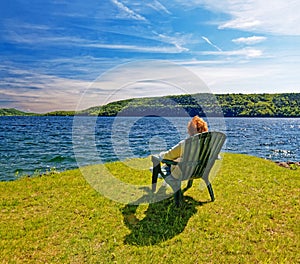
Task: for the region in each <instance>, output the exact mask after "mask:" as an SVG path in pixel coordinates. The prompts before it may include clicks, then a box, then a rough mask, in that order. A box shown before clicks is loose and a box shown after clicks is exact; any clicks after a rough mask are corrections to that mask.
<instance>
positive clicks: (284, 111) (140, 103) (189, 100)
mask: <svg viewBox="0 0 300 264" xmlns="http://www.w3.org/2000/svg"><path fill="white" fill-rule="evenodd" d="M74 114H76V115H83V116H116V115H121V116H148V115H154V116H155V115H157V116H186V115H187V114H189V115H190V116H194V115H199V116H206V115H207V116H222V115H224V116H225V117H300V93H280V94H217V95H213V94H208V93H205V94H200V93H199V94H193V95H172V96H163V97H147V98H134V99H128V100H121V101H116V102H112V103H109V104H106V105H102V106H96V107H91V108H88V109H86V110H82V111H78V112H76V113H75V112H74V111H54V112H49V113H46V114H43V115H46V116H72V115H74ZM1 115H2V116H3V115H10V116H12V115H16V116H25V115H40V114H34V113H25V112H22V111H19V110H16V109H0V116H1Z"/></svg>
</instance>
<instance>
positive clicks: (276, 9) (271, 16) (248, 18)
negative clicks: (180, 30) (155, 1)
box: [176, 0, 300, 36]
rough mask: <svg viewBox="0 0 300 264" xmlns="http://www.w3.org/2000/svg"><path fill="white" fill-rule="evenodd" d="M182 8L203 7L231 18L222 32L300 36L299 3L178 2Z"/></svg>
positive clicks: (260, 0) (293, 0) (258, 0)
mask: <svg viewBox="0 0 300 264" xmlns="http://www.w3.org/2000/svg"><path fill="white" fill-rule="evenodd" d="M176 1H177V2H178V3H180V4H182V5H188V6H195V5H200V6H204V7H205V8H207V9H209V10H212V11H215V12H221V13H225V14H229V15H230V16H231V17H232V19H230V20H228V21H224V22H221V23H219V28H220V29H224V28H233V29H240V30H247V31H253V32H260V33H271V34H281V35H298V36H299V35H300V12H299V10H300V1H299V0H273V1H271V2H270V1H265V0H234V1H233V0H223V1H219V0H191V1H186V0H176Z"/></svg>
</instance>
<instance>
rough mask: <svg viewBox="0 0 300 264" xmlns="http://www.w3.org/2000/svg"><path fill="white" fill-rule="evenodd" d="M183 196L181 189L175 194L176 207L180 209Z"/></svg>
mask: <svg viewBox="0 0 300 264" xmlns="http://www.w3.org/2000/svg"><path fill="white" fill-rule="evenodd" d="M182 199H183V195H182V192H181V189H179V190H178V191H177V192H175V193H174V200H175V205H176V207H180V205H181V203H182Z"/></svg>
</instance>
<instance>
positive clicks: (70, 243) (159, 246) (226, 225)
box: [0, 154, 300, 264]
mask: <svg viewBox="0 0 300 264" xmlns="http://www.w3.org/2000/svg"><path fill="white" fill-rule="evenodd" d="M130 162H133V163H137V164H143V165H145V167H147V168H148V167H149V166H150V160H149V159H144V160H142V159H140V160H134V161H130ZM102 166H103V165H102ZM106 166H107V168H109V170H110V171H113V174H114V175H115V176H117V177H118V178H120V179H122V181H126V182H128V183H131V184H140V185H144V184H149V183H150V181H151V174H150V172H149V171H148V170H142V171H141V170H138V169H134V168H133V166H127V165H124V164H122V163H112V164H107V165H106ZM100 167H101V166H92V167H88V168H89V169H92V170H96V171H97V170H99V171H101V168H100ZM299 180H300V176H299V170H288V169H285V168H281V167H278V166H277V165H275V164H274V163H272V162H270V161H266V160H262V159H259V158H255V157H250V156H246V155H239V154H225V155H224V158H223V162H222V166H221V167H220V170H219V172H218V175H217V177H216V178H215V179H214V181H213V188H214V191H215V195H216V200H215V202H209V194H208V192H207V190H206V189H203V190H200V189H199V183H200V181H201V180H197V181H195V182H194V185H193V187H192V188H191V189H190V190H188V191H187V192H186V193H185V200H184V204H183V207H182V208H179V209H178V208H176V207H174V203H173V202H174V201H173V197H172V196H171V197H170V198H168V199H166V200H162V201H160V202H158V203H151V204H141V205H130V204H127V205H126V204H122V203H118V202H115V201H112V200H110V199H107V198H105V197H104V196H103V195H101V194H100V193H99V192H97V191H95V189H93V188H92V187H91V186H90V185H89V184H88V183H87V181H86V180H85V178H84V177H83V176H82V175H81V172H80V171H79V170H72V171H66V172H63V173H59V174H53V175H48V176H43V177H36V178H24V179H21V180H18V181H14V182H1V183H0V221H1V224H0V251H1V258H0V262H2V263H178V262H180V263H193V264H194V263H299V262H300V253H299V237H300V226H299V223H300V219H299V215H300V212H299V191H300V182H299ZM110 187H111V186H110ZM108 188H109V186H108ZM163 191H164V190H163V189H162V188H161V189H160V190H159V192H163ZM145 195H150V193H148V192H147V190H146V192H145ZM150 196H151V195H150Z"/></svg>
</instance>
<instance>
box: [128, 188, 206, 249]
mask: <svg viewBox="0 0 300 264" xmlns="http://www.w3.org/2000/svg"><path fill="white" fill-rule="evenodd" d="M165 190H166V187H161V188H160V189H159V190H158V192H157V195H160V194H162V192H165ZM148 193H149V194H148V195H147V194H146V195H145V196H144V197H142V198H141V199H140V201H141V202H143V201H147V200H148V198H149V199H151V196H152V195H153V193H152V191H151V190H150V189H149V190H148ZM147 196H148V197H147ZM205 203H207V202H197V201H195V200H194V199H193V198H191V197H189V196H185V197H184V198H183V200H182V204H181V207H180V208H178V207H176V205H175V203H174V197H172V196H171V197H169V198H167V199H163V200H161V201H159V202H156V203H150V204H149V205H148V208H147V209H146V211H145V212H144V217H143V218H142V219H138V218H137V215H136V212H137V209H138V207H139V201H136V202H135V205H132V204H128V205H126V206H125V207H124V208H123V209H122V214H123V217H124V223H125V225H126V226H127V227H128V228H129V229H130V231H131V232H130V234H128V235H127V236H126V237H125V241H124V242H125V244H131V245H136V246H151V245H155V244H159V243H161V242H164V241H167V240H169V239H171V238H173V237H175V236H176V235H178V234H180V233H181V232H183V231H184V229H185V227H186V225H187V223H188V221H189V219H190V218H191V217H192V216H193V215H194V214H195V213H196V212H197V208H196V207H198V206H202V205H203V204H205Z"/></svg>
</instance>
